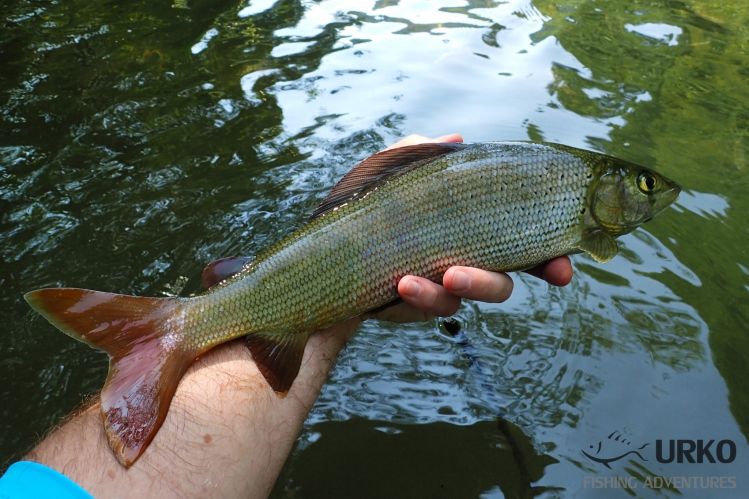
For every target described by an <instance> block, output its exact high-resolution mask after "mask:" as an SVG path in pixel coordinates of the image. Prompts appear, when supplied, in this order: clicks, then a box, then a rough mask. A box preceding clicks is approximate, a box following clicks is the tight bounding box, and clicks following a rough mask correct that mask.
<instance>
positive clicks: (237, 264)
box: [201, 256, 252, 289]
mask: <svg viewBox="0 0 749 499" xmlns="http://www.w3.org/2000/svg"><path fill="white" fill-rule="evenodd" d="M250 261H252V258H250V257H249V256H230V257H228V258H220V259H218V260H214V261H213V262H211V263H209V264H208V265H206V266H205V268H204V269H203V274H202V275H201V281H202V284H203V288H205V289H210V288H212V287H213V286H215V285H216V284H219V283H221V282H223V281H225V280H227V279H228V278H230V277H232V276H234V275H235V274H238V273H239V272H240V271H241V270H242V269H243V268H244V267H245V266H246V265H247V264H248V263H250Z"/></svg>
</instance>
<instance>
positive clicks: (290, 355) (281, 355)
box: [245, 332, 311, 395]
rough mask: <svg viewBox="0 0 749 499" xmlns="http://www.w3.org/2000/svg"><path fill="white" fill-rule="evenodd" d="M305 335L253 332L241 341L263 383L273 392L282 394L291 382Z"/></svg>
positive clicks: (299, 363) (302, 348)
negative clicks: (246, 348)
mask: <svg viewBox="0 0 749 499" xmlns="http://www.w3.org/2000/svg"><path fill="white" fill-rule="evenodd" d="M310 334H311V333H309V332H299V333H296V332H295V333H285V334H265V333H253V334H249V335H247V336H246V339H245V342H246V344H247V347H248V348H249V349H250V352H251V353H252V359H253V360H254V361H255V364H256V365H257V367H258V369H259V370H260V372H261V373H262V374H263V376H264V377H265V380H266V381H267V382H268V384H269V385H270V386H271V388H273V390H274V391H276V392H278V393H279V394H281V395H285V394H286V393H287V392H288V391H289V388H291V384H292V383H293V382H294V379H295V378H296V376H297V374H299V367H300V366H301V364H302V357H303V356H304V347H305V346H306V345H307V340H308V339H309V337H310Z"/></svg>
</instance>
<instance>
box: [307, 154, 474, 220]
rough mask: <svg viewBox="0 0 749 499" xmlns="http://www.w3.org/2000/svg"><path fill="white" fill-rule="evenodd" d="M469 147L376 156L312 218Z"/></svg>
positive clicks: (347, 177)
mask: <svg viewBox="0 0 749 499" xmlns="http://www.w3.org/2000/svg"><path fill="white" fill-rule="evenodd" d="M465 147H467V146H466V145H465V144H459V143H454V142H434V143H426V144H416V145H412V146H404V147H398V148H396V149H389V150H386V151H381V152H378V153H377V154H374V155H372V156H370V157H368V158H367V159H365V160H364V161H362V162H361V163H359V164H358V165H356V166H355V167H353V168H352V169H351V171H349V172H348V173H347V174H346V175H344V177H343V178H342V179H341V180H340V181H339V182H338V183H337V184H336V185H335V187H333V189H332V190H331V191H330V193H328V196H327V197H326V198H325V199H324V200H323V202H322V203H321V204H320V206H318V207H317V209H316V210H315V212H314V213H313V214H312V217H311V219H315V218H317V217H319V216H321V215H324V214H325V213H327V212H329V211H331V210H332V209H333V208H335V207H336V206H340V205H341V204H343V203H345V202H346V201H348V200H350V199H352V198H353V197H355V196H356V195H357V194H360V193H363V192H367V191H370V190H372V189H373V188H375V187H377V186H378V185H380V184H382V183H383V182H384V181H385V180H387V179H389V178H392V177H394V176H395V175H399V174H402V173H405V172H407V171H409V170H411V169H413V168H416V167H418V166H420V165H422V164H423V163H424V162H426V161H429V160H432V159H436V158H438V157H440V156H444V155H445V154H450V153H451V152H455V151H459V150H461V149H463V148H465Z"/></svg>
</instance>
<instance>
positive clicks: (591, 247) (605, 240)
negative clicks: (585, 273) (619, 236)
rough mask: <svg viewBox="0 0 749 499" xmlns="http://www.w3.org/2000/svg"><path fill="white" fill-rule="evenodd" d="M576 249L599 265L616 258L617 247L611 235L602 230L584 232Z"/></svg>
mask: <svg viewBox="0 0 749 499" xmlns="http://www.w3.org/2000/svg"><path fill="white" fill-rule="evenodd" d="M576 248H577V249H579V250H581V251H584V252H586V253H588V254H589V255H590V256H592V257H593V259H594V260H595V261H597V262H599V263H605V262H608V261H609V260H611V259H612V258H614V257H615V256H616V253H617V252H618V251H619V246H618V245H617V244H616V239H614V237H613V236H612V235H611V234H608V233H607V232H605V231H603V230H591V231H587V232H585V234H584V235H583V237H582V239H580V242H579V243H577V246H576Z"/></svg>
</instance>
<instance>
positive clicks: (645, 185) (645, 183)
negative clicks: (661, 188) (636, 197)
mask: <svg viewBox="0 0 749 499" xmlns="http://www.w3.org/2000/svg"><path fill="white" fill-rule="evenodd" d="M657 184H658V182H657V181H656V179H655V177H654V176H653V175H651V174H650V173H648V172H642V173H640V174H639V175H638V176H637V187H639V188H640V190H641V191H642V192H644V193H645V194H650V193H651V192H653V191H654V190H655V186H656V185H657Z"/></svg>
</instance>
